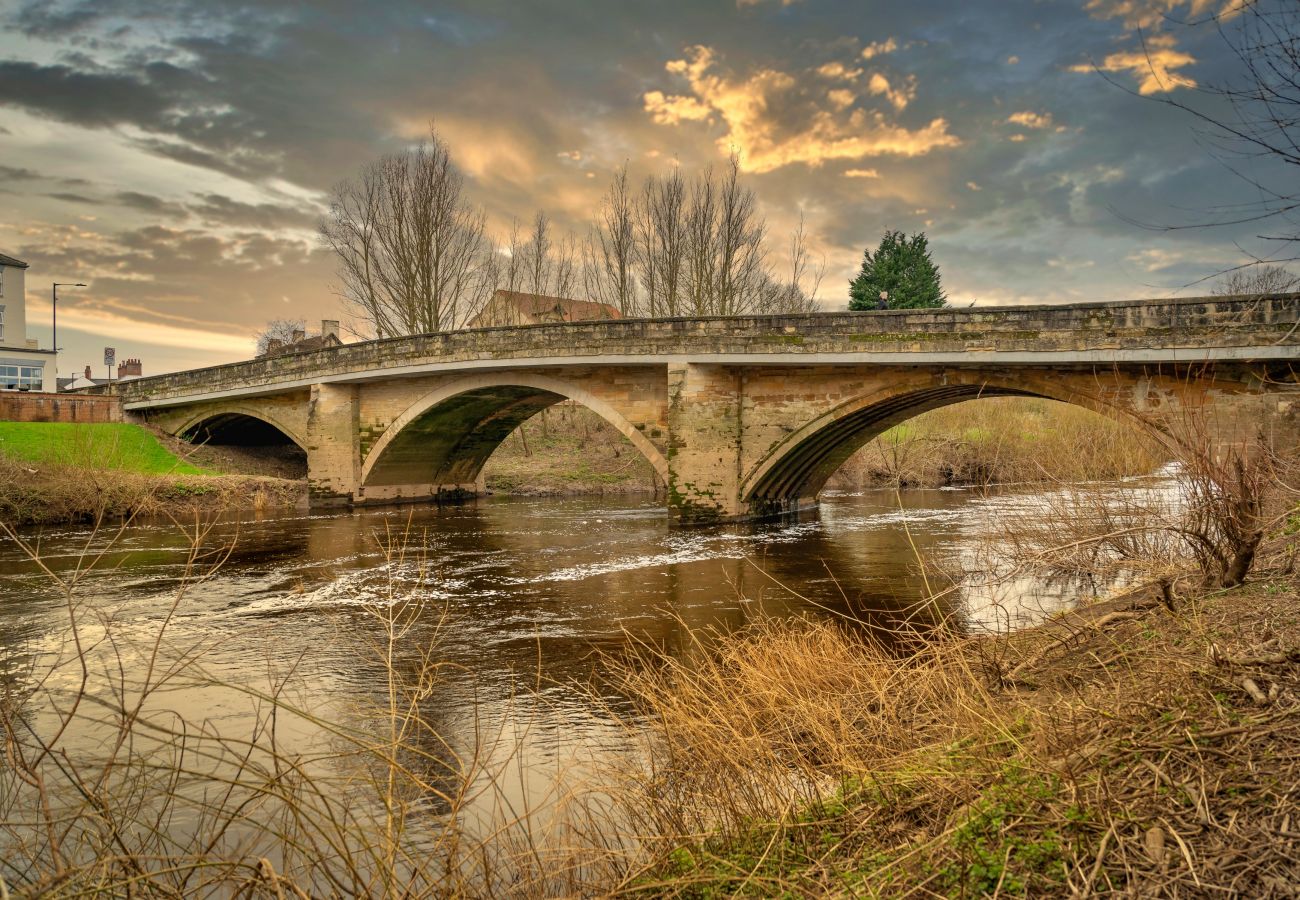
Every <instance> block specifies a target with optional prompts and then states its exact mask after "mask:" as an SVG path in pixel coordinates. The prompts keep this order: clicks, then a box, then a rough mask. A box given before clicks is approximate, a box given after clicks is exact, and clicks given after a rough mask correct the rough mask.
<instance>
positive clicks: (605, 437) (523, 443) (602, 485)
mask: <svg viewBox="0 0 1300 900" xmlns="http://www.w3.org/2000/svg"><path fill="white" fill-rule="evenodd" d="M483 477H484V481H485V483H486V484H487V488H488V490H489V491H492V492H493V493H500V494H522V495H528V494H552V495H569V494H628V493H652V492H653V491H654V490H655V488H656V483H657V481H658V479H657V478H656V476H655V471H654V467H653V466H651V465H650V463H649V462H648V461H647V460H646V458H645V457H644V456H642V455H641V452H640V451H639V450H637V449H636V448H635V447H633V446H632V443H631V441H629V440H628V439H627V438H625V437H623V435H621V434H619V432H618V430H617V429H615V428H614V426H612V425H610V424H609V423H608V422H606V421H605V420H604V419H602V418H601V417H600V416H598V415H596V414H595V413H594V412H592V411H591V410H589V409H587V408H586V407H583V406H579V405H577V404H575V403H567V402H566V403H559V404H556V405H555V406H553V407H551V408H550V409H546V410H543V411H542V412H540V413H538V414H537V415H535V416H533V417H532V418H531V419H529V420H528V421H526V422H524V423H523V424H522V425H521V426H519V428H517V429H515V432H514V434H512V435H510V436H509V437H508V438H506V440H505V441H504V442H503V443H502V444H501V446H500V447H498V448H497V451H496V452H495V453H493V454H492V456H491V458H490V459H489V460H488V462H487V465H486V466H485V467H484V469H483Z"/></svg>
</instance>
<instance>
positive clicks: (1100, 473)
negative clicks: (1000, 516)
mask: <svg viewBox="0 0 1300 900" xmlns="http://www.w3.org/2000/svg"><path fill="white" fill-rule="evenodd" d="M1162 461H1163V459H1162V458H1161V456H1160V454H1159V453H1158V452H1157V451H1156V450H1155V448H1153V447H1152V446H1151V444H1150V443H1149V442H1148V441H1147V440H1146V439H1145V438H1144V437H1143V436H1142V435H1141V434H1140V433H1139V432H1138V431H1137V430H1136V429H1133V428H1129V427H1126V426H1124V425H1122V424H1119V423H1115V422H1111V421H1110V420H1108V419H1105V418H1103V417H1101V416H1099V415H1096V414H1094V413H1091V412H1089V411H1087V410H1083V409H1079V408H1076V407H1071V406H1068V405H1067V404H1062V403H1054V402H1052V401H1048V400H1033V399H1024V398H997V399H988V400H982V401H979V402H977V403H964V404H958V405H956V406H952V407H946V408H944V409H938V410H932V411H931V412H928V413H925V414H923V415H920V416H918V417H916V418H914V419H912V420H909V421H908V422H906V423H903V424H901V425H898V426H895V427H894V428H892V429H890V430H889V431H888V432H886V433H885V434H883V435H881V436H880V437H878V438H876V439H875V440H873V441H871V442H870V443H869V444H867V445H866V446H865V447H863V448H862V449H861V450H859V451H858V452H857V453H856V454H854V456H852V457H851V458H850V459H849V460H848V461H847V462H846V463H845V464H844V466H843V467H842V468H841V469H840V471H839V472H837V473H836V474H835V475H834V476H833V477H832V479H831V481H830V483H829V484H828V487H830V488H832V489H838V490H855V489H861V488H871V487H880V486H886V485H889V486H898V487H939V486H971V485H975V486H986V485H994V484H1033V483H1041V482H1049V481H1070V480H1089V479H1109V478H1119V477H1123V476H1127V475H1134V474H1144V473H1148V472H1151V471H1154V470H1155V469H1156V468H1158V466H1159V465H1160V463H1161V462H1162ZM88 473H89V474H88ZM483 476H484V483H485V484H486V487H487V490H488V491H489V492H491V493H494V494H506V495H518V496H547V495H549V496H574V495H582V494H588V495H605V494H640V493H645V494H654V493H656V492H661V491H662V490H663V485H662V484H661V482H660V479H659V478H658V476H657V475H656V473H655V471H654V468H653V466H651V465H650V463H649V462H648V461H647V460H646V459H645V458H644V457H643V456H642V455H641V454H640V453H639V452H638V451H637V450H636V448H634V447H633V446H632V444H631V443H630V442H629V441H628V440H627V439H626V438H625V437H623V436H622V435H621V434H619V433H618V431H617V430H616V429H614V428H613V426H611V425H610V424H609V423H607V422H606V421H605V420H604V419H602V418H601V417H600V416H598V415H596V414H595V413H593V412H592V411H590V410H588V409H586V408H584V407H581V406H578V405H576V404H573V403H567V402H566V403H561V404H557V405H556V406H554V407H552V408H550V409H547V410H544V411H542V412H541V413H539V414H538V415H536V416H534V417H533V418H532V419H530V420H528V421H527V422H525V423H524V424H523V425H522V426H521V427H520V428H519V429H517V430H516V431H515V433H513V434H512V435H510V437H508V438H507V439H506V440H505V441H504V442H503V443H502V444H501V446H500V447H499V448H498V449H497V451H496V452H495V453H494V454H493V455H492V457H491V458H490V459H489V460H488V463H487V465H486V466H485V467H484V471H483ZM305 479H306V460H305V458H304V456H303V454H302V452H301V451H299V450H298V449H297V448H295V447H293V446H291V445H287V446H284V447H257V448H241V447H235V446H221V445H205V446H195V445H191V444H187V443H185V442H183V441H179V440H177V439H176V438H173V437H171V436H170V435H166V434H163V433H161V432H158V431H156V430H154V429H149V428H147V427H144V426H138V425H131V424H113V425H50V424H19V423H0V520H2V521H7V522H10V523H12V524H58V523H65V522H84V521H95V520H96V518H97V517H108V518H121V517H123V516H126V515H129V514H130V513H131V512H132V511H133V510H135V511H138V512H142V513H147V514H153V513H167V512H172V513H175V512H182V511H183V512H192V511H193V510H194V509H196V508H197V509H200V510H203V511H208V512H211V511H215V510H218V509H229V508H235V509H243V508H255V509H265V508H271V507H281V506H283V507H295V506H298V505H300V504H301V503H303V502H304V500H305V497H306V484H305Z"/></svg>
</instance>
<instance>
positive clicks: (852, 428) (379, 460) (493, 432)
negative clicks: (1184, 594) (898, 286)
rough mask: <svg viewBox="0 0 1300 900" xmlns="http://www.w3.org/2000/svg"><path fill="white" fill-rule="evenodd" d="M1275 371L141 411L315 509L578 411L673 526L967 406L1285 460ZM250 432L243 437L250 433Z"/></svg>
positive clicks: (681, 385) (697, 383)
mask: <svg viewBox="0 0 1300 900" xmlns="http://www.w3.org/2000/svg"><path fill="white" fill-rule="evenodd" d="M1297 387H1298V385H1297V383H1296V379H1295V377H1294V376H1293V375H1291V374H1290V373H1289V370H1286V371H1283V370H1280V369H1277V368H1276V367H1275V369H1274V370H1273V371H1271V372H1270V371H1265V370H1263V369H1261V368H1260V367H1259V366H1255V365H1251V364H1247V363H1226V364H1220V365H1219V366H1218V367H1217V368H1216V369H1214V370H1213V371H1210V370H1208V369H1206V368H1205V367H1203V366H1201V367H1193V368H1189V367H1186V366H1182V367H1172V366H1170V367H1166V368H1165V369H1164V370H1161V369H1160V368H1158V367H1149V366H1127V367H1124V366H1115V365H1109V366H1105V367H1101V366H1091V365H1086V366H1085V365H1078V366H1073V367H1061V366H1033V365H1014V366H1008V365H1003V366H992V365H987V366H964V367H955V366H942V367H941V366H924V365H914V366H902V365H896V366H887V365H829V364H828V365H783V366H777V365H743V366H742V365H715V364H707V363H687V362H683V363H660V364H632V363H629V364H622V365H605V366H582V367H569V368H562V367H558V366H544V365H542V366H519V367H516V368H501V369H495V370H492V371H487V372H482V371H479V372H474V373H471V374H466V373H464V372H452V373H445V374H437V375H428V376H416V377H406V378H393V379H387V380H376V381H369V382H368V381H358V382H356V383H321V384H316V385H313V386H311V387H310V389H309V390H308V389H301V388H299V389H296V390H294V391H286V392H284V393H281V394H272V393H266V394H263V395H261V396H248V397H241V398H238V399H221V400H214V401H211V402H205V403H197V404H184V405H182V404H177V405H173V406H169V407H162V408H159V409H157V410H153V411H151V412H150V418H151V419H152V420H153V421H155V422H156V423H157V424H159V425H160V426H161V427H163V428H164V429H166V430H169V431H171V432H172V433H175V434H183V435H187V436H191V437H196V438H198V439H204V437H206V438H208V439H215V438H217V437H221V436H225V437H226V438H227V439H228V438H230V437H231V436H232V435H238V434H240V433H241V429H242V435H243V439H244V440H247V441H254V440H268V441H269V440H270V439H272V438H274V437H275V435H277V434H283V435H284V436H285V438H286V439H287V440H291V441H292V442H294V443H296V444H298V445H299V446H301V447H303V448H304V449H305V451H306V454H307V459H308V470H309V476H308V478H309V484H310V492H311V498H312V503H313V504H314V505H317V506H327V505H340V504H341V505H350V504H367V503H391V502H398V501H416V500H426V501H427V500H430V499H433V500H437V499H452V498H464V497H470V496H473V495H475V494H477V493H481V492H482V489H483V486H482V470H483V466H484V464H485V463H486V462H487V460H488V458H489V457H490V456H491V455H492V452H493V451H494V450H495V449H496V448H497V447H498V446H499V445H500V443H501V442H502V441H503V440H505V438H506V437H508V436H509V435H510V434H511V433H512V432H513V431H514V430H515V429H516V428H517V427H518V426H519V425H520V424H521V423H523V422H524V421H526V420H527V419H528V418H530V417H531V416H534V415H536V414H537V413H538V412H539V411H541V410H543V409H545V408H546V407H548V406H551V405H552V404H555V403H558V402H560V401H561V400H564V399H572V400H575V401H576V402H578V403H581V404H583V405H585V406H587V407H588V408H590V409H592V410H594V411H595V412H596V413H597V414H599V415H601V416H602V417H604V418H605V419H606V420H607V421H608V422H610V424H612V425H613V426H614V427H615V428H617V429H618V430H619V432H620V433H622V434H623V435H624V436H626V437H627V438H628V439H629V440H630V441H631V442H632V443H633V445H634V446H635V447H636V448H637V450H638V451H639V452H641V453H642V454H643V455H645V456H646V458H647V459H648V460H649V461H650V462H651V464H652V465H653V466H654V468H655V471H656V472H658V473H659V476H660V478H662V480H663V482H664V484H665V485H666V488H667V491H666V493H667V498H668V504H669V507H670V509H671V511H672V513H673V515H674V516H675V518H676V519H677V520H679V521H681V522H686V523H689V522H716V521H725V520H735V519H745V518H752V517H759V516H770V515H778V514H782V513H788V512H792V511H795V510H798V509H801V508H804V507H807V506H809V505H812V504H814V503H815V502H816V498H817V495H818V493H819V492H820V491H821V490H822V488H823V486H824V485H825V484H826V482H827V480H828V479H829V478H830V476H831V475H832V474H833V473H834V472H835V471H836V469H838V468H839V467H840V465H841V464H842V463H843V462H844V461H845V460H846V459H848V457H849V456H851V455H852V454H853V453H854V452H855V451H856V450H857V449H859V448H860V447H861V446H862V445H863V444H865V443H866V442H868V441H869V440H871V439H872V438H874V437H875V436H877V435H879V434H880V433H881V432H883V431H885V430H886V429H888V428H890V427H892V426H894V425H896V424H898V423H900V422H902V421H904V420H906V419H908V418H910V417H912V416H915V415H918V414H920V413H922V412H925V411H927V410H930V409H935V408H937V407H940V406H945V405H948V404H951V403H957V402H961V401H963V400H970V399H973V398H976V397H997V396H1026V397H1045V398H1049V399H1054V400H1060V401H1063V402H1067V403H1075V404H1078V405H1081V406H1084V407H1087V408H1089V409H1092V410H1094V411H1096V412H1099V413H1102V414H1103V415H1107V416H1110V417H1112V418H1116V419H1120V420H1123V421H1126V422H1129V423H1131V424H1132V425H1133V426H1134V427H1137V428H1143V429H1146V430H1148V431H1149V432H1150V433H1151V434H1152V435H1154V436H1155V437H1156V438H1158V439H1160V440H1162V441H1165V442H1166V443H1176V442H1177V440H1178V438H1177V433H1178V429H1179V428H1180V427H1185V426H1186V424H1187V422H1188V421H1189V420H1190V418H1194V419H1195V420H1196V421H1197V422H1199V423H1200V425H1199V427H1200V429H1201V430H1202V431H1203V432H1212V433H1213V434H1214V435H1216V440H1219V441H1236V440H1244V439H1246V438H1247V437H1249V436H1251V435H1253V434H1255V433H1258V432H1260V431H1261V430H1263V431H1264V432H1266V433H1267V435H1268V436H1269V437H1270V438H1271V439H1273V440H1275V441H1277V442H1279V443H1283V444H1286V445H1287V446H1288V447H1294V445H1295V437H1296V434H1297V428H1296V422H1295V418H1296V409H1297V408H1300V404H1295V405H1293V400H1295V399H1300V397H1297ZM250 423H252V424H250Z"/></svg>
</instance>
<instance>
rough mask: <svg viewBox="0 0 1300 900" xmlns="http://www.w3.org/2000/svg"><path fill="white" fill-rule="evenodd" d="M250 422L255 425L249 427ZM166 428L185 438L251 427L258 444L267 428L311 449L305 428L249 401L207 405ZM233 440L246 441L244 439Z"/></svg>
mask: <svg viewBox="0 0 1300 900" xmlns="http://www.w3.org/2000/svg"><path fill="white" fill-rule="evenodd" d="M253 423H255V424H253ZM159 424H163V423H159ZM250 424H251V425H252V427H251V428H250V427H248V426H249V425H250ZM163 427H164V428H165V430H167V431H170V432H171V433H172V434H174V435H176V436H177V437H180V438H184V439H185V440H194V439H195V438H196V437H199V438H201V437H202V436H203V435H204V433H205V432H206V434H207V436H208V437H211V436H213V435H215V434H218V433H222V432H224V433H227V434H231V435H234V436H238V434H239V431H240V430H241V429H247V431H246V433H249V438H250V442H254V443H256V442H258V440H259V438H261V437H262V436H263V435H267V434H268V432H266V429H267V428H270V429H274V430H275V431H276V432H279V433H280V434H281V435H283V436H284V437H285V438H286V439H287V440H288V441H290V442H292V443H293V444H294V445H295V446H297V447H298V449H300V450H303V451H304V452H305V451H306V450H307V440H306V436H305V428H303V427H302V426H296V425H293V424H290V423H289V422H287V421H285V420H284V419H283V418H282V417H280V416H277V415H276V414H275V413H273V412H269V411H267V410H266V409H261V408H258V407H256V406H252V405H249V404H240V403H232V404H221V405H219V406H216V407H207V408H203V409H201V410H200V411H199V412H197V413H193V414H191V415H189V416H188V417H186V418H182V419H180V420H179V424H163ZM200 442H202V441H201V440H200ZM230 442H231V443H242V441H240V440H233V441H230Z"/></svg>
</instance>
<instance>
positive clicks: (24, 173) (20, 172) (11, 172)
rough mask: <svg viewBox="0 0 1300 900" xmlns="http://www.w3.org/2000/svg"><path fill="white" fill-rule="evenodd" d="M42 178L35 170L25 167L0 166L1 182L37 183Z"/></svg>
mask: <svg viewBox="0 0 1300 900" xmlns="http://www.w3.org/2000/svg"><path fill="white" fill-rule="evenodd" d="M40 177H41V173H40V172H37V171H36V170H35V169H28V168H25V167H23V166H5V165H0V180H3V181H35V180H37V179H39V178H40Z"/></svg>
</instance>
